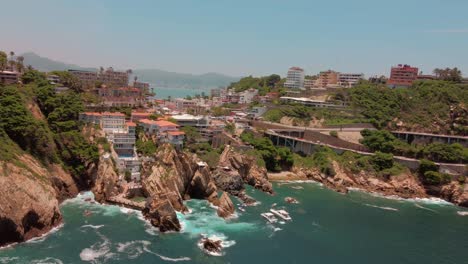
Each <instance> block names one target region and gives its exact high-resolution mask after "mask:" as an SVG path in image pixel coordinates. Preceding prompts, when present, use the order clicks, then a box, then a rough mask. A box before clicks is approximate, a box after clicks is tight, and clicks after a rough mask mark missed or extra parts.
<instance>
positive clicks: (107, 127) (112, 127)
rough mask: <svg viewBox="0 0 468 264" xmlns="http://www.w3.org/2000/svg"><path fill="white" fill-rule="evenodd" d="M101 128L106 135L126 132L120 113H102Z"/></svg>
mask: <svg viewBox="0 0 468 264" xmlns="http://www.w3.org/2000/svg"><path fill="white" fill-rule="evenodd" d="M101 128H102V130H104V132H105V133H106V134H108V133H124V132H126V127H125V115H124V114H122V113H110V112H104V113H102V114H101Z"/></svg>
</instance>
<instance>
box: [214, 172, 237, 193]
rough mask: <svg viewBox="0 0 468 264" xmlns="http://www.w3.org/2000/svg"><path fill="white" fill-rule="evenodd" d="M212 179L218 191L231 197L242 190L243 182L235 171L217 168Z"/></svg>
mask: <svg viewBox="0 0 468 264" xmlns="http://www.w3.org/2000/svg"><path fill="white" fill-rule="evenodd" d="M213 179H214V181H215V183H216V186H217V187H218V188H219V189H221V190H223V191H226V192H229V193H230V194H233V195H237V194H238V193H239V192H240V191H242V190H243V189H244V181H243V180H242V177H241V176H240V175H239V173H237V172H236V171H232V170H225V169H223V168H218V169H217V170H215V171H214V172H213Z"/></svg>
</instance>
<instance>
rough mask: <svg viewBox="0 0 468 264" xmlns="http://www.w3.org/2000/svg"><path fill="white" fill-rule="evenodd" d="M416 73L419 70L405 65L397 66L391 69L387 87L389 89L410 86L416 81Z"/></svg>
mask: <svg viewBox="0 0 468 264" xmlns="http://www.w3.org/2000/svg"><path fill="white" fill-rule="evenodd" d="M418 72H419V69H418V68H416V67H411V66H410V65H407V64H398V65H397V66H395V67H392V70H391V73H390V79H388V82H387V85H388V86H390V87H398V86H403V87H407V86H411V85H412V84H413V82H414V81H416V80H417V78H418Z"/></svg>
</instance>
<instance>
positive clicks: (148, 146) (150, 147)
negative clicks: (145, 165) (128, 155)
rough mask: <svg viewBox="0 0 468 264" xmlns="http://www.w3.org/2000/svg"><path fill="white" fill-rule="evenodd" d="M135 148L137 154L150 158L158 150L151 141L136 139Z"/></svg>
mask: <svg viewBox="0 0 468 264" xmlns="http://www.w3.org/2000/svg"><path fill="white" fill-rule="evenodd" d="M135 146H136V149H137V152H138V153H141V154H142V155H143V156H151V155H153V154H154V153H156V151H157V150H158V147H157V146H156V144H155V143H154V142H153V141H152V140H146V141H143V140H141V139H137V141H136V143H135Z"/></svg>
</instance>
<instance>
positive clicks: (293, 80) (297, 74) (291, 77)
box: [284, 67, 305, 89]
mask: <svg viewBox="0 0 468 264" xmlns="http://www.w3.org/2000/svg"><path fill="white" fill-rule="evenodd" d="M304 78H305V75H304V70H303V69H301V68H299V67H291V68H289V70H288V74H287V76H286V82H285V83H284V87H286V88H289V89H304Z"/></svg>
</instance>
